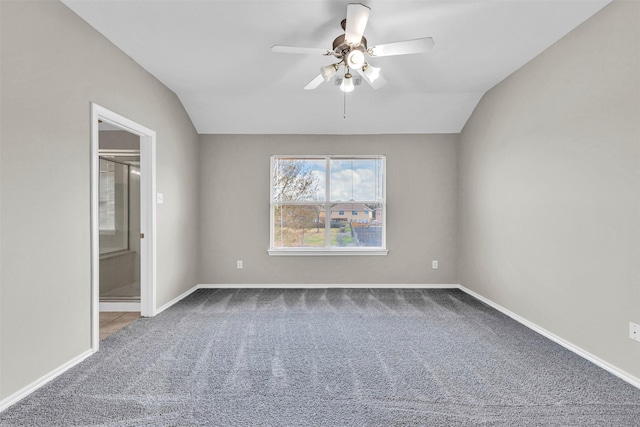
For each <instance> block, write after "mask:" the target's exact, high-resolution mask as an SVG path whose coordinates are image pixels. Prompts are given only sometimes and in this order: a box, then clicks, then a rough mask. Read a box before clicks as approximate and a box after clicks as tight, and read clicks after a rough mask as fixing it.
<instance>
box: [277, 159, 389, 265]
mask: <svg viewBox="0 0 640 427" xmlns="http://www.w3.org/2000/svg"><path fill="white" fill-rule="evenodd" d="M280 159H315V160H324V161H325V196H324V202H321V201H311V200H302V201H295V200H293V201H274V200H273V189H274V188H273V187H274V182H273V178H274V176H273V175H274V164H275V161H276V160H280ZM340 159H343V160H349V159H354V160H362V159H371V160H376V159H379V160H382V182H381V183H380V185H381V186H382V200H360V199H358V200H351V201H347V202H345V201H342V202H337V201H334V202H332V201H331V161H332V160H340ZM269 172H270V174H269V200H270V201H269V223H270V224H271V225H270V226H269V230H270V231H269V235H270V236H269V249H268V250H267V253H268V254H269V255H271V256H274V255H275V256H299V255H302V256H310V255H313V256H327V255H329V256H336V255H338V256H344V255H383V256H384V255H387V254H388V252H389V251H388V250H387V156H386V154H370V155H334V154H310V155H306V154H301V155H280V154H272V155H271V156H270V158H269ZM336 203H340V204H343V203H357V204H367V203H374V204H381V205H382V236H381V237H382V241H381V246H379V247H358V248H343V247H335V246H331V245H330V244H329V242H330V240H331V239H330V235H331V224H330V223H331V205H332V204H336ZM276 205H282V206H290V205H293V206H295V205H316V206H320V205H322V206H323V207H324V212H325V225H324V232H325V246H321V247H286V248H280V247H276V246H275V239H274V224H275V218H274V207H275V206H276ZM327 218H328V219H329V222H327Z"/></svg>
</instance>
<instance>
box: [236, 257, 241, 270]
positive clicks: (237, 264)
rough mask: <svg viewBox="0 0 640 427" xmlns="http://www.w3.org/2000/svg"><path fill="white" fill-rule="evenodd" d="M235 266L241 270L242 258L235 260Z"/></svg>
mask: <svg viewBox="0 0 640 427" xmlns="http://www.w3.org/2000/svg"><path fill="white" fill-rule="evenodd" d="M236 268H237V269H238V270H242V260H241V259H239V260H238V261H236Z"/></svg>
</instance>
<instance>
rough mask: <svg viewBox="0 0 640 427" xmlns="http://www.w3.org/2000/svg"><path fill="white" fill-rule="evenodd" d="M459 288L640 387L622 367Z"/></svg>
mask: <svg viewBox="0 0 640 427" xmlns="http://www.w3.org/2000/svg"><path fill="white" fill-rule="evenodd" d="M459 288H460V290H462V291H464V292H466V293H467V294H469V295H471V296H472V297H474V298H476V299H478V300H480V301H482V302H483V303H485V304H487V305H488V306H490V307H492V308H495V309H496V310H498V311H499V312H501V313H503V314H506V315H507V316H509V317H510V318H512V319H513V320H515V321H516V322H519V323H521V324H522V325H524V326H526V327H527V328H529V329H531V330H533V331H535V332H537V333H539V334H540V335H542V336H544V337H545V338H548V339H550V340H551V341H553V342H555V343H556V344H560V345H561V346H562V347H564V348H566V349H567V350H569V351H572V352H574V353H575V354H577V355H578V356H580V357H582V358H584V359H587V360H588V361H590V362H591V363H593V364H595V365H597V366H599V367H600V368H602V369H604V370H605V371H607V372H610V373H612V374H613V375H615V376H616V377H618V378H620V379H622V380H624V381H626V382H628V383H629V384H631V385H633V386H635V387H637V388H640V378H637V377H635V376H633V375H631V374H630V373H628V372H625V371H623V370H622V369H619V368H617V367H615V366H613V365H611V364H610V363H608V362H605V361H604V360H602V359H600V358H599V357H597V356H594V355H593V354H591V353H589V352H588V351H586V350H584V349H582V348H580V347H578V346H577V345H574V344H572V343H570V342H569V341H567V340H565V339H564V338H561V337H559V336H558V335H556V334H554V333H553V332H549V331H547V330H546V329H544V328H542V327H540V326H538V325H536V324H535V323H533V322H531V321H529V320H527V319H525V318H524V317H522V316H519V315H517V314H515V313H514V312H512V311H510V310H508V309H506V308H504V307H502V306H501V305H499V304H496V303H495V302H493V301H491V300H490V299H488V298H485V297H483V296H482V295H480V294H478V293H476V292H474V291H472V290H471V289H467V288H465V287H464V286H462V285H460V286H459Z"/></svg>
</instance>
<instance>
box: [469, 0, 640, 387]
mask: <svg viewBox="0 0 640 427" xmlns="http://www.w3.org/2000/svg"><path fill="white" fill-rule="evenodd" d="M639 23H640V3H638V2H631V1H625V2H619V1H616V2H613V3H612V4H610V5H609V6H607V7H605V8H604V9H603V10H602V11H601V12H599V13H598V14H596V15H594V16H593V17H592V18H591V19H590V20H588V21H586V22H585V23H584V24H583V25H581V26H580V27H578V28H577V29H576V30H575V31H573V32H571V33H570V34H569V35H568V36H566V37H565V38H563V39H562V40H560V41H559V42H558V43H556V44H555V45H554V46H552V47H551V48H550V49H548V50H547V51H545V52H544V53H542V54H541V55H540V56H539V57H537V58H535V59H534V60H533V61H531V62H530V63H529V64H527V65H526V66H524V67H523V68H522V69H520V70H519V71H517V72H516V73H514V74H513V75H511V76H510V77H509V78H507V79H506V80H505V81H503V82H502V83H500V84H499V85H497V86H496V87H495V88H493V89H492V90H491V91H490V92H488V93H487V94H486V95H485V96H484V98H483V99H482V101H481V102H480V104H479V106H478V107H477V108H476V110H475V112H474V113H473V115H472V116H471V119H470V120H469V121H468V123H467V125H466V126H465V128H464V130H463V132H462V135H461V146H460V155H459V171H460V175H459V182H460V190H459V191H460V203H459V210H460V228H459V233H460V252H459V253H460V267H461V268H460V281H461V283H462V284H463V285H464V286H466V287H468V288H470V289H471V290H473V291H475V292H477V293H479V294H481V295H483V296H485V297H487V298H489V299H491V300H493V301H495V302H496V303H498V304H500V305H502V306H504V307H506V308H507V309H509V310H511V311H513V312H515V313H516V314H518V315H520V316H522V317H524V318H526V319H528V320H530V321H532V322H534V323H536V324H538V325H540V326H542V327H543V328H545V329H547V330H548V331H550V332H552V333H554V334H556V335H559V336H560V337H562V338H563V339H565V340H567V341H569V342H571V343H573V344H574V345H577V346H579V347H581V348H583V349H584V350H586V351H588V352H590V353H592V354H593V355H595V356H597V357H599V358H601V359H603V360H605V361H606V362H608V363H610V364H613V365H615V366H617V367H619V368H621V369H623V370H625V371H626V372H628V373H630V374H632V375H634V376H635V377H636V378H640V343H638V342H635V341H632V340H630V339H629V338H628V328H629V326H628V325H629V322H630V321H633V322H635V323H640V283H639V280H640V87H639V81H640V79H639V76H640V67H639V59H638V56H639V54H640V53H639V52H640V25H639Z"/></svg>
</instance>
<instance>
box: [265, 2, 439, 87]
mask: <svg viewBox="0 0 640 427" xmlns="http://www.w3.org/2000/svg"><path fill="white" fill-rule="evenodd" d="M370 13H371V9H370V8H369V7H367V6H365V5H363V4H360V3H349V4H348V5H347V18H346V19H343V20H342V22H341V26H342V29H343V30H344V34H341V35H339V36H338V37H337V38H336V39H335V40H334V41H333V49H331V50H329V49H322V48H314V47H293V46H280V45H276V46H272V47H271V51H272V52H274V53H300V54H311V55H318V54H320V55H324V56H333V57H335V58H337V59H338V60H339V61H338V62H336V63H335V64H330V65H326V66H324V67H322V68H320V74H318V75H317V76H316V77H315V78H314V79H313V80H311V81H310V82H309V83H308V84H307V85H306V86H305V87H304V88H305V89H306V90H311V89H315V88H317V87H318V86H320V84H322V83H323V82H326V81H328V80H329V79H331V77H333V76H334V75H335V74H336V73H337V72H338V70H339V69H340V68H341V67H342V66H344V67H345V74H344V79H343V80H342V83H341V85H340V89H342V90H343V91H344V92H351V91H353V89H354V83H353V75H352V74H351V71H355V72H357V73H358V74H360V75H361V76H362V78H363V79H364V80H365V81H366V82H367V83H369V84H370V85H371V87H373V88H374V89H379V88H381V87H383V86H384V85H385V84H386V83H387V82H386V80H385V79H384V78H383V77H382V76H381V75H380V68H376V67H374V66H372V65H371V64H369V63H368V62H366V61H365V56H370V57H374V58H375V57H381V56H392V55H409V54H413V53H423V52H427V51H429V50H431V48H432V47H433V39H432V38H431V37H424V38H420V39H414V40H405V41H400V42H395V43H386V44H380V45H376V46H372V47H368V46H367V39H366V38H365V37H364V35H363V34H364V29H365V27H366V26H367V21H368V20H369V14H370Z"/></svg>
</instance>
